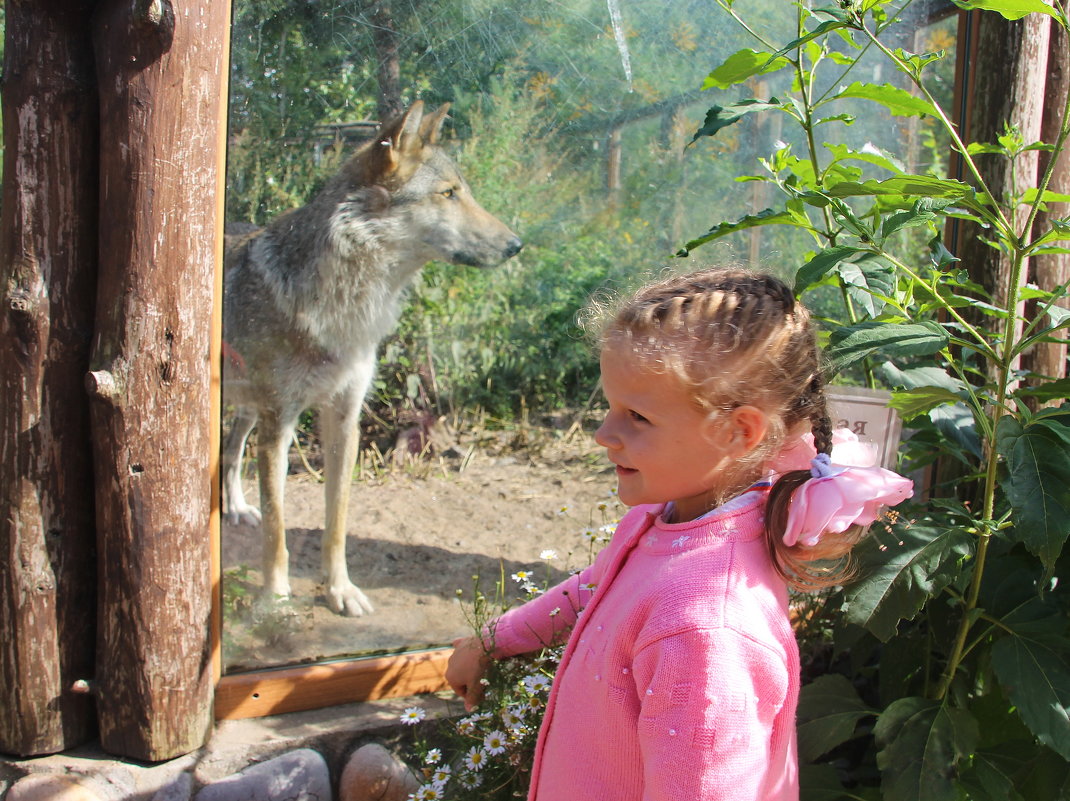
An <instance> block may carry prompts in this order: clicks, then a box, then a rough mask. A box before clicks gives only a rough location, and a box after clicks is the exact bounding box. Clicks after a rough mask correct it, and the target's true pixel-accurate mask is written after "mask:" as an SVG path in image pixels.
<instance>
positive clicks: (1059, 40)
mask: <svg viewBox="0 0 1070 801" xmlns="http://www.w3.org/2000/svg"><path fill="white" fill-rule="evenodd" d="M1068 92H1070V47H1068V44H1067V36H1066V31H1064V30H1063V29H1062V28H1061V27H1059V26H1058V25H1052V26H1051V43H1050V45H1049V48H1048V71H1047V83H1046V84H1045V91H1044V95H1045V97H1044V119H1043V122H1042V130H1041V138H1042V139H1043V140H1044V141H1045V142H1048V143H1051V142H1054V141H1055V139H1056V138H1057V137H1058V135H1059V129H1060V127H1061V126H1062V121H1063V120H1062V115H1063V109H1064V107H1065V104H1066V96H1067V93H1068ZM1049 159H1050V154H1049V153H1041V154H1040V164H1039V169H1040V171H1041V174H1043V173H1044V171H1045V170H1046V169H1047V166H1048V161H1049ZM1048 188H1049V189H1050V190H1051V191H1053V192H1059V193H1061V194H1068V193H1070V153H1067V152H1066V151H1065V150H1064V151H1063V152H1062V153H1060V154H1059V157H1058V160H1057V161H1056V162H1055V170H1054V172H1053V173H1052V178H1051V184H1050V185H1049V186H1048ZM1047 206H1048V208H1047V211H1042V212H1041V213H1040V214H1039V215H1037V220H1036V227H1035V228H1034V233H1039V232H1041V231H1046V230H1048V229H1049V228H1050V227H1051V223H1052V221H1053V220H1056V219H1066V218H1067V217H1068V216H1070V203H1048V204H1047ZM1032 268H1033V269H1032V274H1031V276H1030V280H1031V281H1033V282H1034V283H1035V284H1036V285H1037V286H1039V287H1040V288H1041V289H1046V290H1048V291H1051V290H1053V289H1055V288H1056V287H1059V286H1062V285H1064V284H1066V283H1067V281H1070V255H1067V254H1065V253H1053V254H1050V255H1045V256H1037V257H1036V258H1034V259H1033V262H1032ZM1059 305H1060V306H1062V307H1063V308H1070V301H1068V300H1067V299H1066V298H1065V297H1064V298H1063V299H1062V300H1061V301H1059ZM1031 307H1032V308H1031V309H1030V310H1029V311H1030V316H1032V315H1033V314H1035V313H1036V304H1035V303H1033V304H1031ZM1022 361H1023V366H1024V367H1026V368H1028V369H1029V370H1032V371H1033V372H1034V373H1037V374H1039V375H1041V376H1046V377H1048V378H1065V377H1066V345H1065V344H1064V343H1060V342H1045V343H1042V344H1040V345H1037V346H1036V347H1035V348H1034V349H1033V350H1032V351H1030V352H1029V353H1027V354H1025V356H1024V357H1023V360H1022ZM1053 403H1057V401H1055V402H1053Z"/></svg>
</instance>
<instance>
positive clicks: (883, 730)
mask: <svg viewBox="0 0 1070 801" xmlns="http://www.w3.org/2000/svg"><path fill="white" fill-rule="evenodd" d="M873 734H874V736H875V737H876V740H877V745H878V746H879V747H880V749H881V750H880V751H879V752H878V753H877V767H878V768H880V769H881V772H882V775H883V781H882V782H881V788H882V791H883V796H884V798H887V799H895V800H896V801H908V799H909V801H959V800H960V798H961V796H960V795H959V791H958V788H957V787H956V785H955V774H956V772H957V770H956V769H957V767H958V765H959V763H960V762H962V763H965V762H966V760H968V759H969V757H970V755H971V754H972V753H973V751H974V748H975V747H976V744H977V739H978V731H977V721H975V720H974V719H973V718H972V717H971V716H970V714H969V713H968V712H966V711H965V710H962V709H955V708H953V707H949V706H946V705H944V704H941V703H940V702H938V701H930V700H928V699H926V698H900V699H898V700H896V701H893V702H892V703H891V704H890V705H889V706H888V708H887V709H885V710H884V712H883V713H882V714H881V716H880V718H879V719H878V720H877V725H876V726H875V727H874V729H873Z"/></svg>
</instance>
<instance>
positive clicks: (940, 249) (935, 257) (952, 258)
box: [929, 236, 960, 270]
mask: <svg viewBox="0 0 1070 801" xmlns="http://www.w3.org/2000/svg"><path fill="white" fill-rule="evenodd" d="M929 253H930V254H931V257H932V262H933V266H934V267H936V269H938V270H946V269H947V268H948V267H950V266H951V265H952V264H954V263H955V262H957V261H960V259H959V257H958V256H956V255H955V254H954V253H952V252H951V251H950V250H948V249H947V248H946V247H944V243H943V240H941V239H940V237H939V236H936V237H933V238H932V239H931V240H929Z"/></svg>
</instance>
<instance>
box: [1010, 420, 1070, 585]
mask: <svg viewBox="0 0 1070 801" xmlns="http://www.w3.org/2000/svg"><path fill="white" fill-rule="evenodd" d="M996 449H997V450H998V452H999V453H1000V455H1001V456H1003V458H1004V459H1005V460H1006V464H1007V470H1006V473H1005V475H1004V476H1003V481H1002V484H1003V488H1004V490H1005V491H1006V493H1007V499H1008V500H1009V501H1010V504H1011V513H1012V519H1013V521H1014V530H1013V534H1014V536H1015V537H1016V538H1017V539H1018V540H1020V541H1021V542H1022V543H1024V544H1025V547H1026V548H1028V549H1029V551H1030V552H1031V553H1033V554H1036V555H1037V556H1038V557H1040V560H1041V562H1043V563H1044V565H1045V567H1047V568H1048V570H1053V569H1054V567H1055V560H1056V559H1057V558H1058V557H1059V554H1060V553H1061V551H1062V547H1063V543H1065V542H1066V538H1067V535H1068V534H1070V426H1067V425H1066V424H1065V423H1064V422H1062V421H1060V420H1059V419H1058V418H1054V417H1037V418H1034V420H1033V421H1032V422H1030V423H1029V424H1027V425H1024V426H1023V425H1022V423H1021V421H1019V420H1017V419H1016V418H1014V417H1011V416H1009V415H1007V416H1004V417H1002V418H1000V421H999V425H998V426H997V428H996Z"/></svg>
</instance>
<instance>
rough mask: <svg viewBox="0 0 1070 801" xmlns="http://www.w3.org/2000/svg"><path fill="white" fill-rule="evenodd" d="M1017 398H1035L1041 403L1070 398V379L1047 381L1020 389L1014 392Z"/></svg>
mask: <svg viewBox="0 0 1070 801" xmlns="http://www.w3.org/2000/svg"><path fill="white" fill-rule="evenodd" d="M1014 396H1015V397H1018V398H1036V399H1037V400H1038V401H1040V402H1041V403H1047V402H1048V401H1053V400H1065V399H1067V398H1070V378H1060V379H1059V380H1057V381H1048V382H1047V383H1045V384H1039V385H1037V386H1035V387H1021V388H1019V389H1017V390H1015V392H1014Z"/></svg>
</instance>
